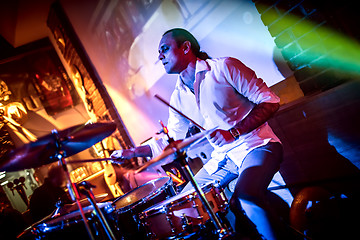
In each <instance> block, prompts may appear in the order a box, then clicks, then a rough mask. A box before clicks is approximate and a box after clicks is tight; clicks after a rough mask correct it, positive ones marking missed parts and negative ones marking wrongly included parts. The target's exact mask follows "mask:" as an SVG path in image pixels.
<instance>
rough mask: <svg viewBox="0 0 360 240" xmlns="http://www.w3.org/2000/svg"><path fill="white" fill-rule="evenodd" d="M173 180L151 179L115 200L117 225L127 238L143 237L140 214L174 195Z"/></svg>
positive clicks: (144, 234) (165, 178)
mask: <svg viewBox="0 0 360 240" xmlns="http://www.w3.org/2000/svg"><path fill="white" fill-rule="evenodd" d="M174 195H175V190H174V187H173V182H172V180H171V178H169V177H161V178H158V179H154V180H151V181H149V182H147V183H145V184H143V185H141V186H139V187H137V188H135V189H133V190H131V191H130V192H128V193H126V194H125V195H123V196H120V197H119V198H117V199H116V200H115V201H114V202H113V206H114V208H115V217H116V225H117V227H118V230H119V232H120V234H121V235H122V236H123V237H124V238H125V239H143V238H145V237H146V233H145V230H144V229H143V228H142V226H141V224H140V220H139V214H140V213H141V212H142V211H143V210H144V209H146V208H148V207H150V206H152V205H154V204H156V203H158V202H161V201H164V200H166V199H167V198H169V197H171V196H174Z"/></svg>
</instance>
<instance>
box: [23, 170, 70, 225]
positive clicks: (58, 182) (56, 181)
mask: <svg viewBox="0 0 360 240" xmlns="http://www.w3.org/2000/svg"><path fill="white" fill-rule="evenodd" d="M65 186H66V176H65V172H64V170H63V168H62V166H59V165H57V164H54V165H52V166H51V167H50V169H49V171H48V176H47V178H45V181H44V183H43V185H41V186H40V187H38V188H37V189H35V191H34V192H33V194H32V196H31V198H30V206H29V210H30V215H31V218H32V220H33V222H37V221H39V220H41V219H43V218H44V217H46V216H48V215H50V214H51V213H52V212H53V211H54V210H55V209H56V208H57V207H56V203H57V202H58V201H61V202H62V203H63V204H65V203H70V202H71V200H70V197H69V195H68V194H67V193H66V192H65V190H64V187H65Z"/></svg>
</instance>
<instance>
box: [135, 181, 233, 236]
mask: <svg viewBox="0 0 360 240" xmlns="http://www.w3.org/2000/svg"><path fill="white" fill-rule="evenodd" d="M202 189H203V192H204V193H205V196H206V199H207V200H208V202H209V203H210V206H211V208H212V209H213V211H214V212H216V214H217V216H218V217H219V218H221V219H222V218H224V216H225V214H226V212H227V210H228V208H227V206H228V203H227V198H226V196H225V195H224V194H222V192H223V190H222V189H221V188H220V187H219V186H218V184H215V183H208V184H207V185H205V186H202ZM139 219H140V221H141V223H142V224H143V226H144V227H145V229H146V230H147V236H148V237H149V238H150V239H185V238H186V239H193V238H192V237H193V236H201V237H204V236H206V235H208V236H209V238H211V239H213V238H214V235H213V233H214V231H216V230H215V228H214V224H213V223H212V221H211V219H210V216H209V214H208V213H207V210H206V208H205V206H204V205H203V204H202V202H201V200H200V198H199V196H198V193H197V192H196V191H195V190H189V191H187V192H182V193H180V194H178V195H175V196H173V197H171V198H169V199H167V200H165V201H162V202H160V203H158V204H156V205H154V206H152V207H150V208H147V209H146V210H144V211H143V212H142V213H141V214H140V215H139ZM222 222H223V223H224V224H227V225H226V226H230V224H228V223H226V222H225V221H224V220H223V219H222ZM229 229H230V228H229ZM202 239H206V238H202Z"/></svg>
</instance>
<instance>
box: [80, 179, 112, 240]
mask: <svg viewBox="0 0 360 240" xmlns="http://www.w3.org/2000/svg"><path fill="white" fill-rule="evenodd" d="M78 186H79V187H80V192H81V193H82V194H84V195H85V196H86V197H87V198H88V199H89V202H90V203H91V205H92V206H93V207H94V210H95V212H96V215H97V216H98V218H99V221H100V223H101V225H102V227H103V229H104V230H105V233H106V235H107V236H108V237H109V239H113V240H116V237H115V235H114V233H113V232H112V230H111V228H110V226H109V223H108V222H107V221H106V219H105V217H104V214H103V213H102V212H101V211H100V209H99V207H98V205H97V203H96V200H95V196H94V193H93V191H92V190H91V189H92V188H94V187H96V186H94V185H92V184H91V183H89V182H87V181H83V182H81V183H79V184H78Z"/></svg>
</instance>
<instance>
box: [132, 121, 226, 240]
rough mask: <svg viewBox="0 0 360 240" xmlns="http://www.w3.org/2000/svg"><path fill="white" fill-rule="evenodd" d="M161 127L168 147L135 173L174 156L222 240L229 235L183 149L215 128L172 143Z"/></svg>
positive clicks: (166, 131)
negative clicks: (198, 181) (197, 180)
mask: <svg viewBox="0 0 360 240" xmlns="http://www.w3.org/2000/svg"><path fill="white" fill-rule="evenodd" d="M162 127H163V129H164V131H163V132H164V133H165V134H167V136H168V139H169V140H168V141H169V145H168V147H167V148H165V149H164V151H163V152H162V153H161V154H160V155H159V156H157V157H155V158H154V159H152V160H150V161H148V162H146V163H145V164H144V165H143V166H141V167H140V168H139V169H137V170H136V171H135V172H136V173H137V172H140V171H142V170H144V169H145V168H147V167H148V166H150V165H151V164H153V163H155V162H158V161H160V160H162V159H163V158H165V157H167V156H169V155H171V154H174V156H175V160H174V161H175V162H177V163H178V164H179V165H180V166H181V168H182V169H183V170H184V173H185V175H186V177H187V179H189V181H190V183H191V184H192V185H193V187H194V189H195V191H196V192H197V194H198V196H199V198H200V200H201V202H202V204H203V206H204V207H205V209H206V211H207V212H208V214H209V216H210V219H211V221H212V222H213V224H214V226H215V228H216V233H217V235H218V237H219V239H223V238H225V237H227V236H228V235H229V232H228V230H227V229H226V228H225V227H224V226H223V225H222V223H221V222H220V220H219V218H218V216H217V215H216V214H215V213H214V211H213V210H212V208H211V206H210V204H209V202H208V200H207V199H206V197H205V194H204V192H203V190H202V189H201V188H200V186H199V185H198V183H197V182H196V180H195V178H194V175H193V173H192V170H191V168H190V166H189V164H188V163H187V155H186V153H185V149H187V148H189V147H190V146H191V145H194V144H196V143H197V142H200V141H202V140H203V139H204V138H205V137H207V136H208V135H209V134H210V133H211V132H213V131H214V130H215V129H216V128H214V129H210V130H207V131H203V132H200V133H197V134H195V135H193V136H191V137H189V138H186V139H184V140H183V141H180V142H176V141H174V140H173V139H172V138H171V137H170V136H169V135H168V130H167V128H166V127H165V126H163V124H162Z"/></svg>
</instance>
